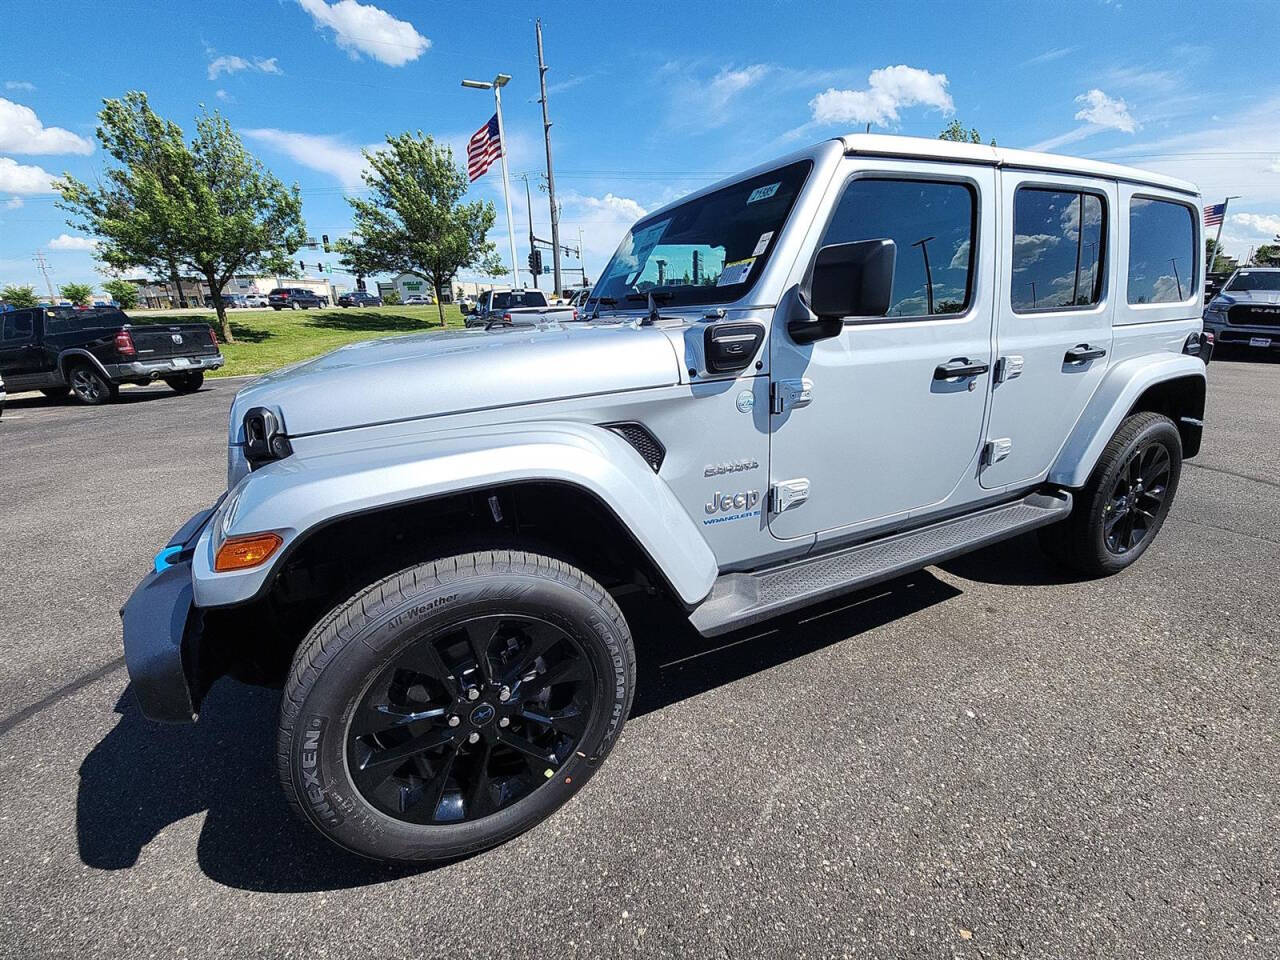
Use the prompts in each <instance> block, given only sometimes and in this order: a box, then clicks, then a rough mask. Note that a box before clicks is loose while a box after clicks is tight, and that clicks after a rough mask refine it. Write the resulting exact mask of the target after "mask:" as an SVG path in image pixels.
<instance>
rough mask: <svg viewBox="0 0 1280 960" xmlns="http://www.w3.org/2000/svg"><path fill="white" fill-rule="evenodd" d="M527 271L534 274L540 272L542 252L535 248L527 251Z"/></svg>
mask: <svg viewBox="0 0 1280 960" xmlns="http://www.w3.org/2000/svg"><path fill="white" fill-rule="evenodd" d="M529 270H530V271H531V272H532V273H535V274H537V273H541V272H542V251H541V250H539V249H537V248H536V247H535V248H534V249H532V250H530V251H529Z"/></svg>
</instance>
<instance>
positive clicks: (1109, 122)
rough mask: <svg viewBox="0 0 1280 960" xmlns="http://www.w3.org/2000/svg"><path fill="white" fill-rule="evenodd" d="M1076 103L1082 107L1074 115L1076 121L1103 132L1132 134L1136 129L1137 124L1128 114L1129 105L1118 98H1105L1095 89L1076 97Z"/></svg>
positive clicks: (1105, 96) (1103, 94) (1104, 95)
mask: <svg viewBox="0 0 1280 960" xmlns="http://www.w3.org/2000/svg"><path fill="white" fill-rule="evenodd" d="M1076 103H1079V104H1082V105H1083V106H1082V107H1081V109H1080V110H1079V111H1078V112H1077V113H1076V119H1077V120H1083V121H1085V123H1091V124H1093V125H1094V126H1095V127H1099V128H1101V129H1103V130H1122V131H1123V132H1125V133H1133V132H1134V131H1136V130H1137V129H1138V125H1137V123H1135V122H1134V119H1133V117H1132V116H1131V115H1130V114H1129V105H1128V104H1127V103H1125V102H1124V100H1122V99H1120V98H1119V97H1109V96H1107V95H1106V94H1105V93H1103V92H1102V91H1101V90H1098V89H1097V88H1096V87H1095V88H1094V89H1093V90H1090V91H1088V92H1087V93H1082V94H1080V96H1078V97H1076Z"/></svg>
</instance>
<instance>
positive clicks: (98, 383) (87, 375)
mask: <svg viewBox="0 0 1280 960" xmlns="http://www.w3.org/2000/svg"><path fill="white" fill-rule="evenodd" d="M71 392H72V393H74V394H75V395H76V399H77V400H79V401H80V402H81V403H87V404H89V405H90V406H97V405H98V404H100V403H106V402H107V401H108V400H112V399H114V398H115V396H116V394H117V393H118V392H119V391H118V388H117V387H116V385H115V384H113V383H112V382H111V381H109V380H107V379H106V378H105V377H104V376H102V374H100V373H98V371H97V370H95V369H94V368H93V367H91V366H89V365H88V364H87V363H82V364H80V365H79V366H76V367H73V368H72V370H71Z"/></svg>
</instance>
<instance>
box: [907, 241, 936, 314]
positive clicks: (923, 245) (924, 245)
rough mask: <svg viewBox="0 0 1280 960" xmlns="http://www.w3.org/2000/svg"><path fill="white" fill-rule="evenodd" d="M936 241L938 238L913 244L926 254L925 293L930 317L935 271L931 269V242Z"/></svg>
mask: <svg viewBox="0 0 1280 960" xmlns="http://www.w3.org/2000/svg"><path fill="white" fill-rule="evenodd" d="M936 239H937V237H924V238H922V239H920V240H917V241H916V242H915V243H913V244H912V246H913V247H919V248H920V252H921V253H922V254H924V282H925V291H926V292H927V294H928V297H929V316H933V271H932V270H931V269H929V241H930V240H936Z"/></svg>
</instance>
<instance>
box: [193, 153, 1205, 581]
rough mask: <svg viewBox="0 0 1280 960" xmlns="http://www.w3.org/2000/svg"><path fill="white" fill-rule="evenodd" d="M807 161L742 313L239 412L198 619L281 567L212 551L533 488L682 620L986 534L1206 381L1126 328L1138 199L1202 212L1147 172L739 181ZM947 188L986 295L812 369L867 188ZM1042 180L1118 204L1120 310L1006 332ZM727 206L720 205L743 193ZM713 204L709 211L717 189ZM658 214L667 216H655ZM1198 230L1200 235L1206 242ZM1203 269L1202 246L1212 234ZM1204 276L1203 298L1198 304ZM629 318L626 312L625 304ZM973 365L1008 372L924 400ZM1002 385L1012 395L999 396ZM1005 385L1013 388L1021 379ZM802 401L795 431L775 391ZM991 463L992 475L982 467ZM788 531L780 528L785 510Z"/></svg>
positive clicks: (1175, 344) (1162, 318)
mask: <svg viewBox="0 0 1280 960" xmlns="http://www.w3.org/2000/svg"><path fill="white" fill-rule="evenodd" d="M801 158H807V159H809V160H811V161H812V163H813V167H812V171H811V173H810V176H809V179H808V180H807V182H806V184H805V186H804V188H803V190H802V191H801V192H800V195H799V197H798V198H797V200H796V202H795V206H794V208H793V210H792V213H791V215H790V218H789V219H788V221H787V223H786V225H785V227H784V228H783V231H782V234H781V236H780V237H779V238H778V240H777V241H776V244H775V247H774V250H773V254H772V255H771V256H770V257H769V258H768V260H767V263H766V264H765V266H764V268H763V269H762V270H761V272H760V274H759V276H758V277H757V279H756V282H755V284H754V286H752V287H751V288H750V289H749V290H748V292H747V293H746V294H745V295H744V297H743V298H742V300H740V301H738V302H736V303H726V304H722V305H717V306H718V308H719V309H712V310H708V309H706V308H684V309H670V310H668V309H666V308H663V309H662V311H661V314H662V317H661V319H659V320H658V322H656V323H648V322H645V321H646V319H647V317H646V313H647V311H644V310H640V309H634V310H632V309H627V310H617V311H610V316H608V317H605V318H601V319H599V320H596V321H594V322H578V323H556V322H552V323H540V324H538V325H537V326H535V327H516V328H507V329H501V330H497V329H496V330H492V331H483V330H470V331H450V332H442V333H428V334H423V335H415V336H409V337H398V338H392V339H387V340H380V341H372V342H368V343H361V344H353V345H350V346H347V347H343V348H340V349H339V350H336V351H334V352H333V353H330V354H328V355H326V356H324V357H320V358H317V359H315V360H312V361H308V362H306V363H303V364H299V365H295V366H293V367H291V368H287V369H284V370H280V371H277V372H275V373H273V374H269V375H268V376H266V377H263V378H262V379H260V380H258V381H256V382H254V383H253V384H251V385H250V386H248V387H246V388H245V389H243V390H242V391H241V392H240V393H239V394H238V395H237V397H236V400H235V402H234V404H233V406H232V411H231V420H230V430H229V437H228V439H229V442H230V449H229V455H228V480H229V486H231V487H232V488H233V490H232V492H231V495H230V496H229V497H228V498H227V501H226V503H225V504H224V507H223V509H222V511H220V513H219V516H218V517H217V518H215V523H214V524H211V525H210V527H209V528H208V529H206V530H205V532H204V534H202V537H201V540H200V543H199V545H198V548H197V550H196V554H195V558H194V561H193V578H194V581H195V595H196V601H197V603H198V604H200V605H203V606H216V605H222V604H231V603H237V602H241V601H243V600H246V599H248V598H250V597H252V596H255V595H256V594H257V593H258V592H259V591H260V590H261V589H263V588H264V586H265V585H266V584H267V582H268V581H269V579H270V577H271V574H272V567H270V566H264V567H262V568H259V569H256V570H250V571H243V572H238V573H214V572H213V571H212V562H213V556H214V549H215V546H216V539H217V537H218V536H219V535H220V533H219V530H221V531H222V532H225V533H226V534H229V535H235V534H244V533H251V532H259V531H264V530H273V531H276V532H278V533H279V534H280V535H281V536H282V537H283V538H284V539H285V542H286V547H287V546H288V545H291V544H292V543H294V542H295V541H297V540H298V539H299V538H301V537H303V536H305V535H306V533H307V532H308V531H309V530H311V529H313V528H315V527H316V526H317V525H319V524H323V523H325V522H328V521H331V520H333V519H335V518H337V517H343V516H348V515H352V514H357V513H359V512H360V511H363V510H368V509H373V508H377V507H382V506H387V505H392V504H396V503H401V502H406V501H413V500H423V499H429V498H431V497H435V496H441V495H445V494H449V493H454V492H458V491H462V490H470V489H476V488H481V487H484V486H488V485H493V484H505V483H518V482H521V481H558V482H563V483H566V484H571V485H573V486H574V487H576V488H578V489H581V490H583V491H586V492H587V493H589V494H591V495H592V496H594V497H596V498H597V499H599V500H600V501H601V502H602V503H603V504H605V505H606V506H607V507H608V508H610V509H611V510H613V512H614V514H615V515H616V516H617V517H618V519H619V520H620V521H621V522H622V524H624V525H625V527H626V528H627V529H629V530H630V531H632V532H633V534H634V535H635V537H636V539H637V541H638V542H639V543H640V544H641V546H642V547H643V548H644V549H645V551H646V552H648V554H649V555H650V557H651V558H652V559H653V561H654V563H655V564H656V565H657V566H658V567H659V569H661V570H662V571H663V573H664V575H665V576H666V579H667V581H668V582H669V583H670V585H671V586H672V588H673V590H674V592H675V593H676V595H677V596H678V597H679V599H680V600H682V601H683V602H684V603H685V604H686V605H689V606H693V605H696V604H697V603H698V602H699V601H701V600H702V599H703V598H705V597H706V595H707V593H708V591H710V589H711V585H712V583H713V582H714V581H715V578H716V577H717V576H718V575H721V574H723V573H725V572H729V571H746V570H752V569H757V568H760V567H763V566H767V565H769V564H772V563H775V562H778V561H780V560H783V559H787V558H794V557H799V556H803V555H806V554H809V553H813V552H816V551H821V550H825V549H828V548H834V547H836V546H839V545H841V544H844V543H847V542H853V541H858V540H862V539H867V538H870V537H874V536H877V535H878V534H880V533H884V532H887V531H892V530H895V529H900V528H902V527H903V526H904V525H911V524H915V523H917V522H928V521H929V520H931V519H933V518H941V517H944V516H951V515H956V514H959V513H964V512H965V511H971V510H975V509H979V508H981V507H983V506H984V505H989V504H992V503H996V502H1000V501H1001V500H1004V499H1007V498H1009V497H1012V496H1016V495H1020V494H1021V493H1024V492H1025V491H1027V490H1029V489H1032V488H1034V487H1036V486H1037V485H1039V484H1041V483H1044V482H1046V481H1050V482H1053V483H1056V484H1061V485H1063V486H1067V487H1071V486H1080V485H1081V484H1083V483H1084V482H1085V480H1086V479H1087V478H1088V475H1089V472H1090V471H1091V470H1092V468H1093V465H1094V463H1095V462H1096V460H1097V457H1098V455H1099V454H1100V451H1101V449H1102V447H1103V446H1104V445H1105V443H1106V441H1107V440H1108V439H1109V438H1110V436H1111V433H1112V432H1113V431H1114V429H1115V427H1116V425H1117V424H1118V423H1119V421H1120V420H1121V419H1122V418H1123V417H1124V416H1125V415H1126V413H1127V412H1128V410H1129V409H1130V407H1131V405H1132V403H1133V401H1134V400H1135V399H1136V398H1137V397H1138V396H1139V395H1140V394H1141V392H1142V391H1143V390H1145V389H1146V388H1147V387H1149V386H1150V385H1152V384H1153V383H1157V382H1160V381H1161V380H1166V379H1171V378H1175V377H1185V376H1197V377H1203V376H1204V365H1203V363H1201V362H1200V361H1199V360H1197V359H1195V358H1193V357H1189V356H1184V355H1183V354H1182V352H1181V351H1182V345H1183V343H1184V341H1185V339H1186V337H1187V335H1188V334H1190V333H1192V332H1195V331H1198V330H1199V329H1200V317H1199V313H1200V310H1199V305H1198V304H1197V303H1195V302H1194V297H1193V298H1191V299H1189V300H1188V301H1187V302H1185V303H1178V304H1157V305H1129V304H1127V303H1126V302H1125V293H1124V287H1125V284H1124V277H1125V275H1126V274H1125V271H1126V267H1127V265H1126V263H1125V255H1126V254H1125V251H1126V249H1127V237H1126V229H1127V221H1128V217H1127V213H1126V209H1127V208H1126V205H1127V203H1128V202H1129V200H1130V199H1131V197H1132V196H1133V195H1135V194H1142V195H1145V196H1153V195H1154V196H1157V197H1168V198H1170V199H1176V200H1178V201H1179V202H1185V203H1188V204H1191V203H1195V202H1196V201H1197V198H1196V195H1195V192H1194V189H1195V188H1194V187H1192V186H1191V185H1189V184H1184V183H1182V182H1181V181H1175V180H1171V179H1169V178H1163V177H1158V176H1154V175H1152V176H1147V175H1146V174H1142V173H1140V172H1138V171H1130V170H1127V169H1126V168H1120V167H1113V166H1111V165H1107V164H1097V163H1093V162H1089V161H1079V162H1077V161H1074V160H1068V159H1067V158H1061V157H1044V156H1043V155H1037V154H1026V153H1022V152H1018V151H1006V150H997V149H994V148H990V147H983V146H979V145H959V144H944V143H940V142H937V141H912V140H910V139H908V138H899V137H866V136H854V137H847V138H844V139H837V140H831V141H827V142H826V143H822V144H819V145H817V146H815V147H812V148H810V149H808V150H804V151H800V152H798V153H796V154H793V155H791V156H788V157H785V158H782V159H780V160H778V161H775V162H773V163H770V164H767V165H762V166H760V167H757V168H755V169H753V170H751V171H746V172H744V173H743V174H742V175H741V177H735V178H733V180H738V179H743V178H746V177H749V176H753V175H756V174H758V173H763V172H767V171H768V170H770V169H772V168H774V167H777V166H781V165H783V164H786V163H790V162H792V161H794V160H796V159H801ZM868 173H874V174H879V175H886V176H899V175H900V176H903V177H909V178H910V177H915V178H920V177H927V178H932V179H938V178H941V179H956V180H961V181H963V182H965V183H967V184H969V185H971V186H972V187H973V188H974V189H975V190H976V192H977V194H978V197H979V204H978V214H977V216H978V223H977V228H978V229H977V233H976V234H975V236H976V238H977V241H976V242H977V249H978V255H977V258H976V261H975V267H974V271H975V272H974V281H973V282H974V292H973V297H972V298H971V300H970V303H969V306H968V308H967V309H966V311H965V313H964V314H962V315H960V316H955V317H947V318H938V317H935V318H925V319H917V320H903V321H892V322H883V321H882V322H847V323H846V324H845V327H844V329H843V331H842V332H841V333H840V334H838V335H837V336H835V337H832V338H830V339H827V340H821V341H818V342H817V343H813V344H809V345H805V346H800V345H797V344H796V343H795V342H794V341H792V340H791V339H790V337H789V335H788V333H787V329H786V309H788V307H786V306H785V305H786V304H787V303H789V302H790V301H788V300H787V297H788V295H789V294H788V291H791V290H794V289H795V287H796V285H797V284H803V283H804V281H805V278H806V276H807V273H808V270H809V265H810V263H811V262H812V259H813V257H814V256H815V254H816V251H817V248H818V245H819V243H820V241H821V237H822V234H823V230H824V225H825V223H826V221H827V218H828V216H829V214H830V212H831V210H832V208H833V205H834V204H835V203H836V202H837V200H838V198H839V196H840V193H841V190H842V188H843V186H844V184H845V183H846V182H848V181H849V179H850V178H854V177H858V176H860V175H864V174H868ZM1028 180H1031V181H1036V182H1045V183H1055V184H1063V185H1067V186H1071V185H1082V186H1087V187H1088V188H1089V189H1091V190H1094V191H1098V192H1101V193H1102V194H1103V195H1105V197H1106V198H1107V200H1108V205H1109V209H1110V211H1111V215H1110V216H1109V218H1108V245H1109V249H1110V250H1111V251H1114V253H1113V254H1112V255H1109V256H1108V257H1107V258H1106V267H1105V269H1106V271H1107V279H1106V282H1105V287H1104V289H1105V291H1106V293H1105V295H1104V298H1103V301H1102V302H1101V303H1100V304H1098V305H1097V306H1095V307H1092V308H1090V309H1088V310H1075V311H1069V312H1065V313H1064V314H1062V315H1060V314H1050V313H1043V314H1037V315H1036V316H1035V317H1034V318H1032V319H1031V320H1028V318H1027V316H1026V315H1014V314H1013V313H1012V312H1011V311H1010V309H1009V294H1008V291H1007V287H1008V276H1009V271H1010V248H1011V245H1012V238H1011V236H1010V233H1011V219H1012V212H1011V208H1010V206H1009V204H1010V198H1011V197H1012V194H1013V190H1015V189H1016V187H1017V185H1018V184H1020V183H1023V182H1027V181H1028ZM726 182H729V181H726ZM719 186H721V185H716V186H713V187H710V188H708V189H707V191H701V192H703V193H705V192H709V191H711V190H714V189H716V188H717V187H719ZM655 215H656V214H655ZM1197 219H1198V218H1197ZM1195 233H1196V236H1195V240H1196V243H1197V249H1199V248H1200V247H1201V246H1202V240H1201V238H1200V235H1199V233H1200V230H1199V227H1198V226H1197V228H1196V231H1195ZM1199 281H1200V273H1199V269H1198V268H1197V271H1196V277H1195V279H1194V280H1191V279H1189V280H1188V282H1189V285H1190V286H1191V288H1192V289H1196V290H1198V289H1199V288H1200V282H1199ZM628 306H630V305H628ZM740 321H755V322H758V323H760V324H761V325H763V326H764V328H765V331H766V334H765V339H764V342H763V344H762V346H761V347H760V349H759V351H758V353H757V354H756V356H755V358H754V361H753V362H752V363H751V364H749V365H748V366H747V367H746V368H745V369H744V370H742V371H741V372H739V373H736V374H712V373H710V372H709V371H708V369H707V364H706V361H705V358H704V356H703V343H704V333H705V331H706V329H707V326H708V324H711V323H727V322H740ZM1086 340H1087V341H1089V342H1093V341H1095V340H1097V341H1098V342H1099V343H1100V344H1101V343H1105V346H1106V348H1107V351H1108V353H1107V355H1106V357H1105V359H1103V360H1100V361H1093V362H1091V363H1090V364H1088V365H1087V369H1084V370H1071V371H1064V370H1063V369H1062V366H1063V365H1062V363H1061V357H1062V352H1063V351H1064V350H1066V349H1070V348H1071V347H1073V346H1074V345H1076V344H1078V343H1081V342H1084V341H1086ZM959 356H966V357H971V358H973V359H981V360H982V361H983V362H986V363H989V364H990V366H991V372H988V373H986V374H983V375H981V376H978V377H975V378H971V382H961V383H957V384H950V383H946V382H941V383H940V382H938V381H936V380H934V379H932V371H933V369H934V367H935V366H936V365H937V364H939V363H943V362H946V361H948V360H949V359H951V358H954V357H959ZM1002 357H1005V358H1007V362H1006V363H1005V364H1004V365H1003V366H1002V367H1000V368H999V369H1002V370H1005V371H1006V372H1008V373H1009V374H1010V375H1009V376H1007V378H1005V379H1004V380H1003V382H1000V383H998V384H997V383H996V380H997V377H996V376H994V371H995V370H996V369H997V365H998V364H999V363H1000V362H1001V358H1002ZM1014 371H1020V372H1017V373H1016V375H1013V372H1014ZM783 381H785V382H786V383H787V384H788V386H787V387H786V388H785V389H784V393H785V398H784V399H783V400H782V401H780V405H781V408H782V412H780V413H776V414H774V413H771V408H772V407H773V406H774V405H773V403H772V402H771V400H772V399H773V398H772V397H771V388H772V387H773V385H774V384H775V382H783ZM253 407H266V408H268V409H270V410H271V411H272V412H273V413H275V414H276V416H277V417H278V418H279V420H280V421H281V422H282V423H283V425H284V428H285V430H286V431H287V433H288V434H289V436H290V439H291V442H292V445H293V451H294V452H293V454H292V456H290V457H288V458H287V459H284V460H281V461H278V462H275V463H270V464H267V465H265V466H263V467H261V468H259V469H258V470H256V471H253V472H249V469H248V464H247V462H246V461H245V458H244V453H243V450H242V448H241V447H240V444H242V443H243V441H244V437H243V435H242V429H243V428H242V421H243V417H244V414H245V413H246V411H248V410H249V409H250V408H253ZM624 420H634V421H638V422H641V423H643V424H644V425H645V426H646V427H647V428H648V429H649V430H650V431H651V432H652V433H653V434H654V435H655V436H656V437H657V438H659V440H660V441H661V443H662V444H663V446H664V447H665V449H666V458H665V461H664V462H663V464H662V467H661V470H660V471H659V472H658V473H656V474H655V473H654V472H653V470H652V469H650V467H649V466H648V465H647V464H646V463H645V461H644V460H643V459H642V458H641V457H640V455H639V454H637V453H636V452H635V451H634V450H633V449H632V448H631V447H630V446H629V445H628V444H627V443H626V442H625V441H624V440H622V439H621V438H620V437H618V436H617V435H615V434H614V433H612V432H610V431H609V430H607V429H604V428H603V427H601V426H600V424H605V423H611V422H616V421H624ZM992 444H994V445H995V448H996V449H998V450H999V451H1000V456H999V457H998V458H993V460H994V462H990V463H988V462H987V461H986V459H985V458H984V450H986V449H987V448H988V446H989V445H992ZM774 487H777V488H778V490H777V491H776V494H777V498H778V499H777V502H778V503H779V505H781V506H784V507H785V509H781V510H776V511H773V512H771V511H770V502H771V501H770V491H771V489H772V488H774Z"/></svg>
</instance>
